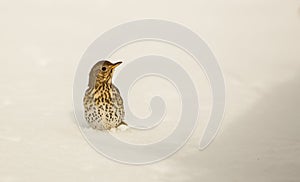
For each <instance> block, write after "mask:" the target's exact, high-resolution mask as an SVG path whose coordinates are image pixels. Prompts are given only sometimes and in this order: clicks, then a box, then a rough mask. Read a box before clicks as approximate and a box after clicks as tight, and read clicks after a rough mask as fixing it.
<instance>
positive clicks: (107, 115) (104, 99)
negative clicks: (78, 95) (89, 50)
mask: <svg viewBox="0 0 300 182" xmlns="http://www.w3.org/2000/svg"><path fill="white" fill-rule="evenodd" d="M121 63H122V62H117V63H114V64H113V63H111V62H109V61H105V60H104V61H99V62H98V63H96V64H95V65H94V66H93V68H92V69H91V71H90V74H89V83H88V89H87V90H86V91H85V96H84V99H83V102H84V115H85V119H86V120H87V122H88V123H89V125H90V126H91V127H92V128H94V129H99V130H109V129H111V128H117V127H118V126H119V125H121V124H126V123H125V122H124V115H125V112H124V106H123V100H122V97H121V95H120V92H119V90H118V88H117V87H116V86H115V85H113V84H112V76H113V72H114V69H115V68H116V67H117V66H118V65H120V64H121Z"/></svg>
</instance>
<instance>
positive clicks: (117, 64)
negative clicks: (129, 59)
mask: <svg viewBox="0 0 300 182" xmlns="http://www.w3.org/2000/svg"><path fill="white" fill-rule="evenodd" d="M121 63H122V61H120V62H117V63H115V64H113V65H112V68H113V69H114V68H116V67H117V66H119V65H120V64H121Z"/></svg>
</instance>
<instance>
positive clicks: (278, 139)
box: [0, 0, 300, 182]
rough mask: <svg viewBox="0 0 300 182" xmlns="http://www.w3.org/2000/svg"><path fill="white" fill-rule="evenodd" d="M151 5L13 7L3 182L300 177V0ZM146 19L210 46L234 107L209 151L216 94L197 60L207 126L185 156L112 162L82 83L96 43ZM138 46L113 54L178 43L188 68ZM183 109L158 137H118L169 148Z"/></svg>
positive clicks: (0, 128)
mask: <svg viewBox="0 0 300 182" xmlns="http://www.w3.org/2000/svg"><path fill="white" fill-rule="evenodd" d="M147 2H148V1H137V0H134V1H133V2H132V3H130V4H128V2H127V1H89V2H83V1H78V2H73V1H67V0H66V1H57V2H55V1H35V0H30V1H26V2H25V1H24V2H21V1H20V2H18V3H16V2H14V1H3V2H1V6H0V9H1V11H0V14H1V16H0V19H1V22H2V26H1V30H0V32H1V34H0V35H1V43H0V46H1V49H2V50H3V51H2V53H1V55H0V58H1V59H0V60H1V62H0V63H1V67H0V83H1V84H0V90H1V95H0V169H1V170H0V181H4V182H10V181H32V182H34V181H72V182H74V181H145V182H147V181H172V182H176V181H228V182H231V181H263V182H266V181H299V180H300V174H299V169H300V158H299V153H300V134H299V128H300V122H299V118H300V115H299V111H298V110H299V104H300V97H299V93H300V92H299V91H300V85H299V83H300V75H299V73H300V71H299V69H300V62H299V59H300V54H299V47H300V45H299V44H300V41H299V40H300V37H299V36H300V34H299V32H300V25H299V18H300V14H299V9H300V8H299V7H300V4H299V1H296V0H292V1H280V0H272V1H271V0H267V1H264V2H261V1H258V0H251V1H250V0H245V1H235V0H228V1H226V2H225V1H224V2H222V1H197V0H192V1H190V2H189V3H188V2H184V3H183V2H172V3H173V4H172V6H171V7H170V2H161V1H156V0H154V1H151V4H150V3H147ZM133 5H134V6H133ZM136 7H139V8H136ZM153 9H155V11H154V12H153ZM143 17H155V18H162V19H168V20H171V21H175V22H179V23H182V24H184V25H186V26H187V27H189V28H190V29H192V30H193V31H195V32H196V33H198V34H199V35H200V36H201V38H203V40H204V41H205V42H207V43H208V45H209V47H210V48H211V49H212V51H213V52H214V54H215V55H216V57H217V59H218V60H219V62H220V66H221V68H222V70H223V73H224V77H225V79H226V87H227V88H226V89H227V103H226V114H225V117H224V120H223V123H222V127H221V130H220V132H219V134H218V136H217V138H216V139H215V140H214V141H213V143H212V144H211V145H210V146H209V147H208V148H207V149H205V150H204V151H199V150H198V149H197V145H198V143H199V138H200V136H201V134H202V133H203V129H204V127H205V124H206V122H207V119H208V116H209V108H210V104H211V103H210V94H209V93H208V91H207V89H208V88H209V87H208V85H207V81H205V79H204V77H203V75H202V76H201V73H200V71H199V70H197V69H196V68H194V66H193V64H185V66H186V68H187V69H190V70H191V74H192V75H197V74H200V76H199V78H198V77H196V76H195V79H196V82H197V84H199V85H197V87H198V88H199V93H201V94H200V98H199V100H200V101H201V103H202V107H201V111H200V113H202V114H201V116H200V117H199V121H200V123H199V125H198V127H197V128H196V130H195V132H194V134H193V135H192V137H191V139H190V140H189V141H188V143H187V144H186V145H185V146H184V147H183V148H182V149H181V150H180V151H179V152H177V153H176V154H174V155H173V156H171V157H169V158H167V159H165V160H162V161H160V162H158V163H153V164H148V165H144V166H143V165H142V166H141V165H138V166H136V165H125V164H120V163H117V162H115V161H112V160H110V159H108V158H106V157H104V156H102V155H101V154H99V153H97V152H96V151H95V150H94V149H93V148H92V147H91V146H90V145H89V144H88V142H87V141H86V140H85V139H84V137H83V136H82V134H81V132H80V129H79V128H78V126H77V122H76V120H75V118H74V111H73V101H72V85H73V78H74V74H75V70H76V66H77V64H78V61H79V59H80V57H81V56H82V54H83V52H84V50H85V49H86V48H87V47H88V45H89V44H90V43H91V42H92V41H93V40H94V39H96V38H97V37H98V36H99V35H100V34H101V33H102V32H104V31H106V30H108V29H109V28H111V27H112V26H115V25H117V24H120V23H123V22H126V21H131V20H136V19H139V18H143ZM137 45H141V44H135V45H132V47H129V48H125V49H124V50H123V51H122V50H121V52H120V53H116V54H114V55H113V56H112V59H117V58H120V57H121V56H122V57H123V58H124V57H125V58H127V59H128V60H130V59H131V58H133V57H135V56H136V57H138V55H137V54H144V53H145V52H147V51H148V52H154V53H155V52H157V51H160V50H162V49H163V48H166V49H167V50H165V51H166V52H164V54H169V55H170V54H172V55H173V57H177V58H178V59H179V62H181V63H185V62H184V60H185V58H186V57H184V56H183V55H181V54H180V53H175V52H174V51H173V49H172V48H169V47H167V46H166V45H157V44H156V43H148V44H147V43H145V44H143V45H141V46H144V47H142V48H140V49H141V50H139V51H137V50H136V49H137V47H139V46H137ZM153 45H155V46H153ZM134 49H135V50H134ZM99 51H101V50H99ZM137 52H138V53H137ZM187 59H188V58H187ZM186 62H187V61H186ZM198 72H199V73H198ZM141 84H142V83H141ZM166 87H167V86H166ZM202 89H203V90H202ZM121 92H122V91H121ZM148 94H149V93H148ZM175 96H176V94H174V97H175ZM207 98H209V99H207ZM136 99H139V98H136ZM168 102H169V104H170V105H172V97H170V98H169V100H168ZM173 102H174V103H177V100H176V99H175V100H173ZM142 103H144V104H147V103H148V101H147V100H145V101H142V102H138V101H137V100H134V98H133V100H132V103H131V104H130V105H132V107H134V106H135V105H139V104H140V105H141V104H142ZM144 104H143V105H142V106H141V107H140V108H136V110H135V112H136V113H137V114H138V115H139V116H141V117H143V116H147V114H148V110H147V107H145V106H144ZM177 109H178V106H176V105H174V108H170V112H169V113H167V114H169V115H168V116H166V117H167V118H166V119H167V120H166V122H165V123H162V126H159V127H158V128H154V129H153V130H151V131H147V132H146V133H144V132H140V131H135V130H130V129H129V130H126V131H124V132H120V131H117V132H114V133H113V135H114V136H115V137H117V138H119V139H121V140H124V141H127V142H129V143H130V142H132V143H139V144H141V143H151V142H155V141H158V140H159V139H161V138H163V137H166V136H167V135H168V134H170V133H171V132H172V131H173V129H174V126H173V125H172V124H171V122H170V121H171V120H172V118H173V119H174V118H176V117H177V115H178V113H177V111H178V110H177ZM172 113H174V114H172ZM175 113H176V114H175ZM92 132H94V131H92ZM151 137H152V138H151Z"/></svg>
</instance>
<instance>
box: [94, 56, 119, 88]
mask: <svg viewBox="0 0 300 182" xmlns="http://www.w3.org/2000/svg"><path fill="white" fill-rule="evenodd" d="M121 63H122V62H117V63H111V62H109V61H106V60H103V61H99V62H98V63H96V64H95V65H94V66H93V68H92V69H91V71H90V75H89V87H94V85H95V84H96V83H100V84H101V83H105V82H108V83H111V80H112V76H113V71H114V69H115V68H116V67H117V66H119V65H120V64H121Z"/></svg>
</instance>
